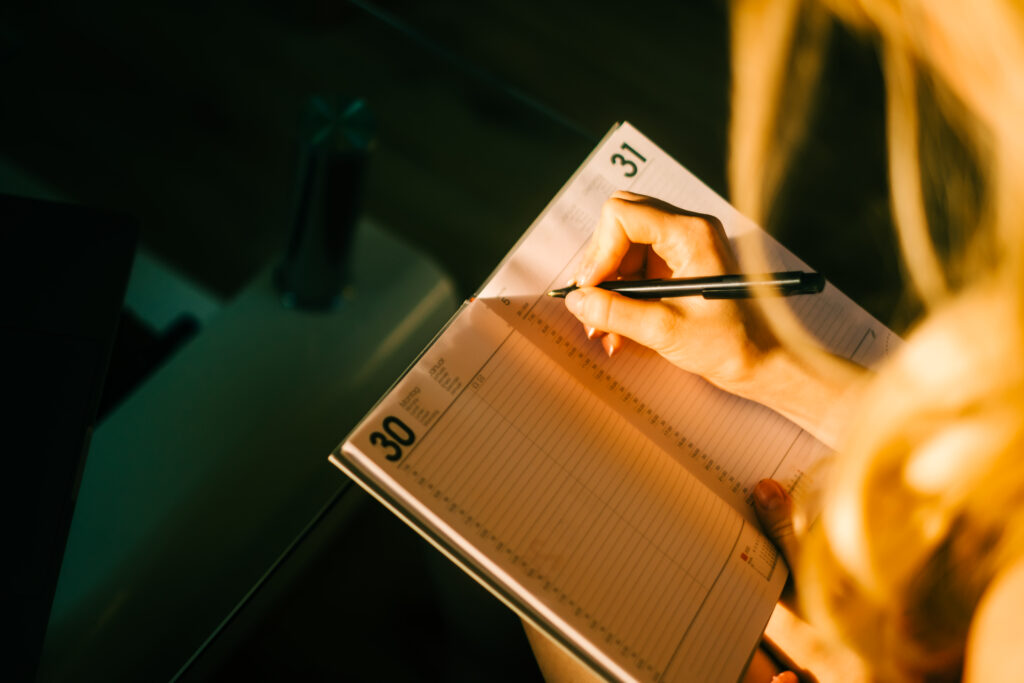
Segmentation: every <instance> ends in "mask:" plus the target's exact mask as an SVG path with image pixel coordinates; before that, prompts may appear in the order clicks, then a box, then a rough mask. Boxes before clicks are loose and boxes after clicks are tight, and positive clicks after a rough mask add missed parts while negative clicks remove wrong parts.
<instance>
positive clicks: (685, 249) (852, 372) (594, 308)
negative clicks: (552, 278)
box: [565, 191, 864, 447]
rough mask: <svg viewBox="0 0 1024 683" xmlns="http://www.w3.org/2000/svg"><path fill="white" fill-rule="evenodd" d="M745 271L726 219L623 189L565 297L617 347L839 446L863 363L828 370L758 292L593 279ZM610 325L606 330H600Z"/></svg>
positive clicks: (609, 346)
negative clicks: (626, 346)
mask: <svg viewBox="0 0 1024 683" xmlns="http://www.w3.org/2000/svg"><path fill="white" fill-rule="evenodd" d="M734 273H739V269H738V266H737V262H736V258H735V256H734V255H733V252H732V249H731V248H730V246H729V241H728V239H727V238H726V236H725V232H724V230H723V229H722V225H721V223H720V222H719V221H718V220H717V219H716V218H713V217H711V216H704V215H700V214H695V213H690V212H687V211H683V210H682V209H678V208H676V207H673V206H671V205H669V204H666V203H665V202H663V201H660V200H658V199H653V198H651V197H645V196H643V195H638V194H633V193H632V192H622V191H620V192H616V193H615V194H613V195H612V196H611V198H610V199H608V201H606V202H605V204H604V208H603V210H602V212H601V219H600V221H599V223H598V226H597V230H596V231H595V232H594V236H593V237H592V238H591V241H590V245H589V246H588V248H587V250H586V252H585V254H584V257H583V260H582V261H581V262H580V265H579V267H578V270H577V275H576V283H577V284H578V285H579V286H580V289H577V290H575V291H574V292H571V293H570V294H569V295H568V296H567V297H566V298H565V305H566V307H567V308H568V309H569V311H570V312H571V313H572V314H573V315H575V316H576V318H578V319H579V320H580V322H582V323H583V325H584V327H585V328H586V329H587V333H588V336H589V337H591V338H593V337H594V336H595V335H598V334H600V335H601V336H602V340H601V343H602V344H603V345H604V347H605V350H606V351H607V352H608V354H609V355H613V354H614V352H615V351H616V350H617V349H618V348H620V347H621V346H622V343H623V337H628V338H629V339H632V340H633V341H636V342H638V343H640V344H643V345H644V346H647V347H650V348H651V349H653V350H655V351H657V352H658V353H659V354H661V356H663V357H664V358H665V359H667V360H668V361H669V362H671V363H673V364H674V365H677V366H679V367H680V368H682V369H684V370H687V371H689V372H693V373H695V374H698V375H700V376H702V377H703V378H704V379H706V380H708V381H709V382H711V383H712V384H714V385H716V386H718V387H720V388H722V389H725V390H726V391H729V392H731V393H734V394H738V395H740V396H743V397H744V398H748V399H750V400H752V401H756V402H758V403H761V404H763V405H766V406H768V407H769V408H772V409H773V410H775V411H777V412H779V413H781V414H783V415H785V416H786V417H788V418H789V419H790V420H792V421H793V422H795V423H796V424H798V425H800V426H801V427H803V428H804V429H806V430H807V431H809V432H810V433H811V434H813V435H814V436H816V437H817V438H818V439H819V440H820V441H821V442H823V443H824V444H826V445H828V446H832V447H835V446H836V444H837V442H838V440H839V435H840V433H841V431H842V428H843V425H844V424H845V420H846V419H847V418H848V415H849V405H848V404H849V402H850V401H851V399H853V400H855V393H856V392H853V391H851V389H853V388H855V387H856V386H857V385H859V383H860V382H859V380H860V379H861V377H862V376H863V375H864V370H863V368H860V367H859V366H856V365H854V364H852V363H849V362H848V361H843V360H840V359H835V361H836V362H835V363H834V367H833V368H832V370H831V371H830V372H829V373H828V374H827V376H825V375H820V374H816V373H815V372H812V371H811V370H810V369H809V368H808V367H806V366H805V365H804V363H803V362H802V359H800V358H798V357H797V356H796V355H794V354H793V353H792V352H790V350H789V349H788V348H784V347H783V346H781V345H780V344H779V343H778V341H777V340H776V339H775V337H774V335H773V334H772V333H771V331H770V330H769V329H768V327H767V325H766V324H765V322H764V321H763V320H762V318H761V316H760V314H759V311H758V310H757V309H756V308H755V305H754V304H753V302H751V301H742V300H739V301H737V300H728V299H704V298H703V297H680V298H669V299H662V300H661V301H638V300H636V299H629V298H627V297H625V296H622V295H621V294H616V293H614V292H609V291H606V290H604V289H600V288H597V287H595V286H594V285H596V284H598V283H600V282H603V281H606V280H614V279H616V278H638V277H639V278H685V277H701V276H711V275H726V274H734ZM599 330H600V331H601V332H598V331H599Z"/></svg>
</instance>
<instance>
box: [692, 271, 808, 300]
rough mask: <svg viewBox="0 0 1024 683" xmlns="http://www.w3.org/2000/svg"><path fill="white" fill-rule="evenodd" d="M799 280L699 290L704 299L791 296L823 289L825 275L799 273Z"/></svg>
mask: <svg viewBox="0 0 1024 683" xmlns="http://www.w3.org/2000/svg"><path fill="white" fill-rule="evenodd" d="M799 275H800V278H799V281H797V282H785V283H782V284H777V285H776V284H755V285H747V284H738V285H735V286H726V287H708V288H707V289H704V290H701V296H703V297H704V298H705V299H749V298H751V296H757V295H760V296H793V295H795V294H817V293H818V292H820V291H822V290H823V289H825V277H824V276H823V275H821V274H820V273H800V274H799Z"/></svg>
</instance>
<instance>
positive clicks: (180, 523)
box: [40, 223, 456, 681]
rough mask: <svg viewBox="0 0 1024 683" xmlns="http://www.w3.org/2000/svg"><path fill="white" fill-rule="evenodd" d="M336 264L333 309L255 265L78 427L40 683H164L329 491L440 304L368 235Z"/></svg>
mask: <svg viewBox="0 0 1024 683" xmlns="http://www.w3.org/2000/svg"><path fill="white" fill-rule="evenodd" d="M354 251H355V253H354V255H353V264H354V272H353V285H354V286H353V291H354V295H353V296H352V298H351V299H347V300H346V301H345V302H344V303H343V305H342V306H341V307H340V308H339V309H338V310H336V311H333V312H330V313H307V312H301V311H294V310H288V309H285V308H283V307H282V306H281V305H280V303H279V298H278V296H277V293H276V292H275V290H274V288H273V286H272V283H271V270H272V269H271V268H268V269H267V270H266V271H265V272H264V273H263V274H262V275H260V276H259V277H258V278H257V279H256V280H255V281H254V282H253V283H252V284H251V286H249V287H248V288H247V289H246V290H244V291H243V292H242V293H241V294H240V295H239V296H238V298H237V299H236V300H234V301H232V302H230V303H229V304H227V305H226V306H224V307H223V309H221V310H220V312H219V313H218V314H217V315H216V316H214V317H213V318H212V319H211V320H210V322H209V324H208V325H207V326H206V327H205V328H204V329H203V330H202V331H201V332H200V333H199V335H198V336H197V337H196V338H195V339H193V340H192V341H190V342H189V343H188V344H187V345H186V346H185V347H184V348H182V349H181V350H180V351H179V352H178V353H177V354H176V355H175V356H174V357H173V358H172V359H171V360H170V361H169V362H168V363H167V364H166V365H165V366H163V367H162V368H161V369H159V370H158V371H157V372H156V373H155V374H154V375H153V376H152V377H151V378H150V379H149V380H148V381H147V382H146V383H145V384H144V385H143V386H142V387H140V389H139V390H138V391H136V392H135V393H134V394H132V395H131V396H130V397H129V398H128V399H127V400H126V401H125V402H124V403H123V404H122V405H121V406H120V407H119V408H118V409H117V410H116V411H115V412H114V413H112V414H111V415H110V416H109V417H108V418H107V420H106V421H105V422H104V423H103V424H102V425H100V427H99V428H98V429H97V430H96V433H95V435H94V437H93V441H92V446H91V448H90V451H89V455H88V458H87V461H86V468H85V472H84V475H83V480H82V486H81V491H80V494H79V500H78V503H77V506H76V509H75V515H74V519H73V521H72V525H71V532H70V536H69V539H68V545H67V552H66V554H65V558H64V564H63V569H62V572H61V577H60V581H59V584H58V587H57V593H56V597H55V599H54V605H53V611H52V614H51V620H50V630H49V632H48V633H47V640H46V645H45V649H44V655H43V659H44V661H43V664H42V668H41V671H40V680H44V681H53V680H82V679H104V680H140V679H146V680H150V679H167V678H169V677H170V676H172V675H173V674H174V673H175V672H176V671H177V670H178V667H180V666H181V664H183V663H184V661H185V660H186V659H187V658H188V657H189V656H190V655H191V654H192V652H193V651H194V650H195V648H196V647H198V646H199V645H200V644H201V643H202V642H203V640H204V639H205V638H206V637H207V636H208V635H209V634H210V633H211V632H212V630H213V629H214V628H215V627H216V625H217V624H218V623H219V622H220V620H221V619H222V618H223V617H224V616H225V615H226V614H227V613H228V611H229V610H230V609H231V608H232V607H233V606H234V605H235V604H236V602H237V601H238V600H239V598H241V597H242V596H243V595H244V594H245V592H246V591H247V590H248V589H249V588H250V587H251V586H252V585H253V583H254V582H255V581H256V580H257V579H258V578H259V577H260V576H261V575H262V573H263V572H264V571H265V570H266V568H267V567H269V566H270V564H271V562H273V560H274V559H275V558H276V557H277V555H278V554H279V553H280V552H281V551H282V550H283V549H284V548H285V546H286V545H287V544H288V543H289V542H290V541H291V540H292V539H293V538H294V537H295V535H296V534H297V533H298V532H299V531H300V530H301V529H302V528H303V526H304V525H305V524H306V523H307V522H308V521H309V520H310V519H311V518H312V516H313V515H314V514H315V513H316V512H317V511H318V510H319V509H320V508H321V506H322V505H323V504H324V503H325V502H326V501H327V500H328V499H329V497H330V496H331V495H332V494H333V493H334V492H335V491H336V490H337V489H338V488H339V487H340V486H341V485H343V484H344V478H343V477H342V476H341V475H340V474H339V473H338V472H337V470H336V469H334V468H333V467H331V466H330V465H329V464H328V462H327V459H326V457H327V454H328V453H329V452H330V451H331V450H332V449H333V448H334V447H335V446H336V445H337V443H338V442H339V441H340V440H341V439H342V438H343V437H344V435H345V434H346V433H347V432H348V430H349V429H350V428H351V427H352V426H353V425H354V424H355V423H356V422H357V421H358V419H359V418H361V417H362V415H363V413H364V412H365V411H366V410H367V409H369V407H370V406H371V405H372V404H373V402H374V401H375V400H376V399H377V397H378V396H379V395H380V394H381V393H382V392H383V391H384V390H385V389H386V388H387V386H388V385H389V384H390V383H391V382H392V381H393V380H394V379H395V378H396V377H397V376H398V375H399V374H400V373H401V372H402V370H403V369H404V368H405V366H406V365H407V364H408V363H409V362H410V361H411V360H412V359H413V357H414V356H415V354H416V353H417V352H418V351H419V350H420V348H422V346H424V345H425V344H426V343H427V342H428V341H429V340H430V338H431V337H432V336H433V334H434V333H435V331H436V330H437V329H438V328H439V327H440V326H441V325H442V324H443V323H444V322H445V321H446V320H447V318H448V317H449V315H450V314H451V313H452V312H453V311H454V309H455V305H456V299H455V295H454V288H453V286H452V284H451V281H450V280H449V278H448V277H447V276H446V275H445V274H444V273H443V272H441V271H440V270H439V269H438V268H437V267H436V266H434V265H433V264H431V263H430V262H429V261H427V260H426V259H425V258H423V257H422V256H421V255H419V254H418V253H416V252H415V251H413V250H412V249H410V248H409V247H407V246H405V245H403V244H402V243H400V242H398V241H397V240H396V239H394V238H392V237H390V236H389V235H388V234H387V233H385V232H384V231H382V230H380V229H378V228H377V227H375V226H374V225H372V224H370V223H364V224H362V225H361V226H360V230H359V232H358V234H357V238H356V243H355V245H354Z"/></svg>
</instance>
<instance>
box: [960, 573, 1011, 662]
mask: <svg viewBox="0 0 1024 683" xmlns="http://www.w3.org/2000/svg"><path fill="white" fill-rule="evenodd" d="M1022 632H1024V558H1021V559H1019V560H1017V562H1016V563H1014V564H1012V565H1010V566H1009V567H1007V568H1006V569H1004V570H1003V571H1002V572H1000V574H999V575H998V576H997V577H996V578H995V580H994V581H993V582H992V583H991V584H990V585H989V587H988V589H987V590H986V591H985V594H984V595H983V596H982V599H981V602H980V603H979V604H978V609H977V610H976V611H975V613H974V619H973V620H972V621H971V629H970V633H969V634H968V638H967V652H966V658H965V661H964V680H965V681H968V682H980V681H996V682H998V681H1019V680H1021V672H1022V671H1024V648H1022V647H1021V633H1022Z"/></svg>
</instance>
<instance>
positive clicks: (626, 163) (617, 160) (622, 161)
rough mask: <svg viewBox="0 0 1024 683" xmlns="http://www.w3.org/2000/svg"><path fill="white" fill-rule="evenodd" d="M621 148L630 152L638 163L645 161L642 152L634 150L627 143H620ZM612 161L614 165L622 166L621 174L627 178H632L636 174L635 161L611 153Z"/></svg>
mask: <svg viewBox="0 0 1024 683" xmlns="http://www.w3.org/2000/svg"><path fill="white" fill-rule="evenodd" d="M622 149H623V150H625V151H626V152H631V153H632V155H633V157H634V158H636V159H637V160H639V162H640V163H644V162H646V161H647V159H646V158H645V157H644V156H643V155H642V154H640V152H638V151H636V150H635V149H633V148H632V147H630V146H629V145H627V144H626V143H625V142H623V143H622ZM612 163H613V164H615V165H616V166H622V167H623V169H624V172H623V175H625V176H626V177H627V178H632V177H633V176H635V175H636V171H637V165H636V164H637V162H636V161H632V160H630V159H627V158H626V157H625V156H623V155H621V154H613V155H612ZM626 169H628V170H626Z"/></svg>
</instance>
